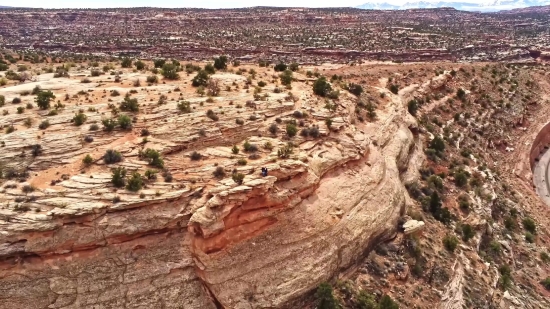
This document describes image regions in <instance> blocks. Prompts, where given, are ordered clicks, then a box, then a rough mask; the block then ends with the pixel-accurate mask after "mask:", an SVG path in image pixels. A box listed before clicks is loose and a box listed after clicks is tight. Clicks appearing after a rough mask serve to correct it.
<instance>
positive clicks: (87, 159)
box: [82, 154, 94, 165]
mask: <svg viewBox="0 0 550 309" xmlns="http://www.w3.org/2000/svg"><path fill="white" fill-rule="evenodd" d="M93 162H94V159H93V158H92V156H90V155H89V154H87V155H86V156H85V157H84V159H82V163H84V164H86V165H90V164H92V163H93Z"/></svg>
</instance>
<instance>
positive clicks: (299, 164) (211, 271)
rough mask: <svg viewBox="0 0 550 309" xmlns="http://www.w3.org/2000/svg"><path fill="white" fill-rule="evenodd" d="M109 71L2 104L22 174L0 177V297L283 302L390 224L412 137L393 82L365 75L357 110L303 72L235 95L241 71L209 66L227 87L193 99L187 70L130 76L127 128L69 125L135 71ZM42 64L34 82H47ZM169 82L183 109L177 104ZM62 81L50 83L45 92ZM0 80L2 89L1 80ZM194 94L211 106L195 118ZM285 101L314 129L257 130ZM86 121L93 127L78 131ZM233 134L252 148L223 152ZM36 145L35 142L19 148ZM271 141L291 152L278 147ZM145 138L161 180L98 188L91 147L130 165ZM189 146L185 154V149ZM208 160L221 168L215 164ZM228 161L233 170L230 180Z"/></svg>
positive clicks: (390, 229)
mask: <svg viewBox="0 0 550 309" xmlns="http://www.w3.org/2000/svg"><path fill="white" fill-rule="evenodd" d="M256 69H257V70H259V71H260V74H262V73H263V74H264V75H261V76H266V77H267V74H266V73H264V72H263V71H261V70H262V69H261V68H256ZM121 77H122V84H123V85H116V84H114V83H112V82H107V83H105V81H104V79H105V78H104V77H103V78H102V77H98V78H92V79H93V81H94V82H97V83H96V84H86V85H83V84H75V85H74V87H78V88H82V89H77V90H83V91H87V93H88V94H89V95H90V96H89V97H88V96H87V98H88V100H87V101H84V100H81V99H75V100H74V101H69V102H67V103H66V104H65V105H66V106H65V107H64V108H63V109H60V112H59V114H58V115H54V116H47V113H46V112H43V111H30V112H28V114H24V115H18V114H16V113H15V112H14V111H13V112H12V111H11V109H14V110H15V106H11V105H10V106H9V107H8V108H9V109H10V113H8V114H7V115H4V116H0V121H2V123H4V124H8V123H9V124H15V126H16V131H15V132H13V133H10V134H2V135H0V141H2V142H3V145H4V147H3V148H2V151H1V152H0V163H1V164H2V166H3V167H4V171H8V170H9V171H10V173H13V176H14V178H25V177H24V176H25V175H24V174H25V173H29V175H28V176H29V177H28V178H26V179H20V181H24V182H23V183H18V182H16V181H15V180H9V181H4V183H3V184H2V187H1V191H0V201H1V203H2V204H1V205H2V206H1V207H0V308H2V309H3V308H11V309H13V308H235V309H240V308H290V307H293V306H296V305H297V304H299V303H300V302H301V301H302V300H303V296H304V295H306V294H307V293H309V292H310V291H312V290H313V289H315V288H316V287H317V286H318V284H319V283H320V282H322V281H325V280H328V279H329V278H331V277H333V276H335V275H337V274H338V273H340V272H342V271H344V270H346V269H349V268H350V267H353V265H355V263H356V262H358V261H359V260H360V259H362V258H363V257H364V255H365V253H367V252H368V251H369V250H370V249H371V248H372V247H373V246H374V245H375V244H376V243H377V242H378V241H380V240H382V239H387V238H389V237H391V236H392V235H393V234H394V233H395V231H396V226H397V220H398V218H399V217H400V216H401V215H403V213H404V211H405V204H406V203H407V201H408V195H407V193H406V190H405V188H404V186H403V183H402V180H401V175H403V174H404V173H407V172H408V174H410V173H411V171H409V168H408V167H409V164H410V163H411V162H409V161H410V160H411V158H414V160H416V159H417V158H418V157H419V156H417V155H415V152H418V151H421V147H417V146H415V145H416V144H415V137H414V136H413V134H412V133H411V130H410V127H414V126H415V120H414V118H412V117H411V116H410V115H409V114H408V112H407V109H406V107H405V106H404V104H403V102H402V101H401V98H400V97H399V96H398V95H393V94H392V93H390V92H389V91H387V90H386V89H383V88H375V87H372V88H369V90H370V91H373V92H374V93H376V94H377V95H378V93H380V92H383V93H385V99H383V102H381V103H380V104H379V108H380V109H379V110H378V111H377V118H376V120H374V121H372V122H361V121H358V120H357V119H356V114H355V108H356V104H357V98H355V97H354V96H352V95H350V94H347V93H342V94H341V96H340V99H339V100H338V101H335V103H334V104H335V105H336V108H335V109H333V110H334V111H332V112H331V111H328V110H327V109H325V108H324V107H323V106H324V105H325V104H326V102H325V101H324V100H321V99H319V98H318V97H316V96H314V95H313V94H312V92H311V85H308V84H306V83H307V82H294V83H293V90H292V92H293V95H292V96H290V98H289V95H287V94H285V93H278V92H274V93H270V95H269V97H266V98H265V100H263V101H255V103H253V104H250V103H245V102H247V101H248V100H250V98H249V97H248V96H251V95H250V94H248V91H245V88H247V87H246V86H244V84H245V82H246V80H245V79H244V78H243V77H242V76H239V75H236V74H231V73H222V74H216V75H215V76H213V78H216V79H218V80H219V81H220V83H221V86H222V87H226V86H228V87H229V88H230V89H231V87H234V86H235V85H243V88H242V89H240V88H239V87H238V86H237V87H235V89H234V90H232V91H231V92H227V93H225V92H223V93H222V94H221V95H220V96H219V97H217V98H215V99H214V101H213V103H212V102H208V101H206V103H205V101H204V98H201V97H200V96H198V95H197V94H195V93H194V90H193V89H192V88H191V87H188V86H187V85H186V84H187V79H188V78H184V81H185V82H182V81H178V82H167V83H166V84H163V85H149V86H146V87H135V89H139V92H138V93H137V94H134V95H133V96H132V97H135V98H138V100H139V102H140V111H139V113H137V114H135V115H134V116H135V119H134V127H133V130H130V131H119V130H115V131H114V132H111V133H109V132H104V131H88V125H83V126H74V125H73V124H71V118H72V116H73V115H74V114H75V113H77V112H78V110H81V111H82V110H84V113H86V114H87V116H88V117H87V119H88V120H87V123H93V122H94V121H95V122H99V120H101V119H102V118H105V117H106V116H108V115H110V114H111V115H113V114H112V113H113V110H112V108H110V107H109V104H108V103H107V102H106V98H105V95H103V93H105V92H106V91H112V90H113V89H115V88H116V89H118V88H117V87H122V88H121V89H123V91H127V90H129V89H131V88H132V87H131V86H127V85H126V84H128V85H130V84H131V83H132V81H133V80H135V79H136V78H138V79H139V78H140V77H141V76H140V75H139V74H135V73H124V74H122V75H121ZM48 78H49V77H47V76H42V77H40V79H41V80H39V81H38V82H36V84H37V85H40V86H41V87H44V88H47V87H48V82H47V81H48ZM96 79H97V80H96ZM101 79H103V81H101ZM189 79H190V78H189ZM303 80H307V79H306V78H305V77H304V78H303ZM102 82H103V83H102ZM67 83H68V84H70V79H67ZM27 85H28V87H30V88H32V87H34V86H35V85H34V84H33V83H30V84H27ZM174 87H178V88H181V94H182V95H185V97H186V99H187V100H188V101H189V102H190V104H191V106H192V107H193V110H192V112H191V113H178V112H177V110H178V109H177V108H176V104H177V101H178V100H180V99H181V96H178V94H177V92H176V91H174V89H175V88H174ZM268 87H269V86H268ZM268 87H266V89H267V88H268ZM222 89H224V88H222ZM73 91H75V89H74V88H71V89H67V88H56V89H54V93H55V94H56V96H57V97H62V96H63V95H64V94H66V93H70V94H72V92H73ZM2 92H3V93H4V94H6V95H7V96H14V92H13V89H11V90H10V87H8V88H4V89H0V93H2ZM161 94H162V95H165V96H167V102H165V103H163V104H161V103H157V99H158V97H159V95H161ZM8 99H11V98H9V97H8ZM23 100H28V99H27V98H23ZM245 105H246V107H244V108H242V106H245ZM252 105H253V106H254V107H253V108H252V107H250V106H252ZM12 107H13V108H12ZM90 107H93V109H91V108H90ZM207 109H211V110H215V112H216V113H217V114H218V115H219V116H220V120H219V121H212V120H210V119H208V118H207V117H206V116H205V114H206V113H205V112H206V110H207ZM296 110H297V111H300V112H306V113H307V115H308V116H307V117H306V118H304V120H302V121H304V122H305V123H304V124H303V125H304V127H317V128H318V129H319V132H320V137H319V138H311V137H307V136H306V137H304V135H301V134H298V135H297V136H296V137H293V138H289V137H288V136H286V134H285V133H284V132H283V131H284V130H279V131H278V132H276V133H275V134H271V133H270V131H269V130H268V127H269V125H270V124H271V123H275V124H276V123H279V122H284V123H291V122H293V121H295V120H293V119H294V118H293V116H294V117H296V113H293V112H294V111H296ZM31 113H32V116H31V117H32V119H33V121H34V123H36V122H37V121H43V120H44V119H49V122H50V123H51V127H49V128H48V129H47V130H46V131H41V130H39V129H38V128H37V127H36V126H30V127H29V128H27V127H24V126H23V125H22V122H23V121H25V119H26V117H28V116H29V114H31ZM276 118H277V119H278V121H276V122H275V119H276ZM235 119H246V121H245V122H244V124H242V125H239V124H238V123H236V121H235ZM326 119H331V120H332V124H331V125H330V126H327V125H326V124H325V120H326ZM141 129H147V130H148V131H149V132H150V134H151V136H149V137H148V140H147V141H142V139H141V138H140V137H138V136H139V135H140V134H139V132H140V130H141ZM86 135H89V136H92V137H93V142H91V143H87V142H84V141H83V138H84V136H86ZM246 141H248V143H250V144H253V145H256V146H257V147H258V148H259V150H258V151H257V152H255V153H254V156H252V155H250V154H249V153H245V152H244V151H243V150H242V149H241V152H240V153H238V154H235V153H234V152H233V153H232V151H231V146H232V145H238V146H239V147H242V146H241V145H242V144H243V143H244V142H246ZM289 142H290V143H291V144H292V145H288V143H289ZM37 144H39V145H40V151H39V154H38V155H36V156H35V155H31V154H29V150H31V149H34V148H33V147H34V146H33V145H37ZM285 147H289V148H290V149H291V153H290V154H289V155H287V156H280V155H278V150H281V149H284V148H285ZM145 148H152V149H157V150H159V151H160V153H162V155H163V158H164V160H165V170H164V173H165V174H166V173H167V174H170V175H172V177H173V180H171V181H170V180H167V179H165V180H164V181H162V180H160V179H159V180H157V181H150V182H147V183H146V185H145V187H144V189H143V190H141V191H140V192H139V193H134V192H130V191H127V190H121V189H118V190H117V189H115V188H113V186H112V185H111V176H110V174H109V168H108V167H107V166H106V164H104V163H103V161H102V160H101V156H102V155H103V153H104V152H105V150H107V149H116V150H118V151H120V152H121V154H122V155H123V156H124V160H123V161H122V162H120V163H116V164H114V165H112V167H115V166H120V167H125V168H126V169H127V170H128V171H132V172H133V171H140V172H143V171H144V170H145V169H147V162H146V161H144V159H143V158H142V157H140V155H139V153H140V150H144V149H145ZM31 151H32V150H31ZM193 151H197V152H199V153H200V154H201V160H198V161H193V160H191V159H190V156H191V154H192V152H193ZM25 152H27V153H26V154H25ZM34 154H36V153H34ZM85 154H91V155H92V157H94V159H95V160H94V163H93V164H92V165H91V166H83V164H82V163H81V162H82V159H83V157H84V155H85ZM246 158H248V163H247V164H246V165H238V164H236V160H237V159H246ZM218 167H221V168H222V169H223V170H224V171H226V172H227V173H224V175H218V176H219V177H217V178H216V177H214V176H213V172H214V171H215V170H217V168H218ZM260 167H267V168H268V171H269V173H268V176H267V177H262V176H261V174H260ZM231 170H233V174H235V173H242V174H243V175H244V179H243V181H242V183H239V182H236V181H234V180H233V179H232V177H231V174H232V172H231ZM412 173H416V171H412ZM159 178H160V177H159Z"/></svg>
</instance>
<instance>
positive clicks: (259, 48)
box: [0, 6, 550, 64]
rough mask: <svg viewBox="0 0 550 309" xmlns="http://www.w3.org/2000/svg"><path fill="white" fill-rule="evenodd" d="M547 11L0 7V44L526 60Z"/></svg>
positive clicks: (104, 50) (74, 50) (67, 49)
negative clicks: (45, 8) (44, 8)
mask: <svg viewBox="0 0 550 309" xmlns="http://www.w3.org/2000/svg"><path fill="white" fill-rule="evenodd" d="M549 13H550V6H542V7H532V8H526V9H518V10H511V11H501V12H497V13H475V12H464V11H457V10H455V9H451V8H440V9H410V10H402V11H378V10H361V9H353V8H326V9H321V8H320V9H312V8H275V7H253V8H243V9H224V10H206V9H160V8H127V9H122V8H120V9H97V10H88V9H82V10H79V9H57V10H43V9H30V8H29V9H23V8H21V9H3V10H1V9H0V20H2V23H0V47H5V48H10V49H14V50H21V51H24V50H31V51H38V52H51V53H55V54H57V55H61V56H62V55H68V54H76V55H80V54H83V53H84V54H89V53H93V54H96V55H131V56H135V57H139V58H142V59H145V58H148V59H153V58H155V57H173V58H177V59H180V60H194V61H199V60H203V61H204V60H210V59H211V58H212V57H213V56H219V55H221V54H226V55H229V56H231V57H234V58H237V59H239V60H242V61H251V60H253V61H254V62H256V63H257V60H264V61H271V62H274V63H275V62H277V61H279V60H283V61H285V62H292V61H296V62H299V63H309V64H321V63H323V62H326V61H327V60H330V61H331V62H339V63H354V62H360V61H362V60H371V61H372V60H384V61H388V60H393V61H405V62H409V61H522V62H532V61H533V59H534V58H538V57H539V56H541V54H542V55H543V57H545V58H546V59H550V49H548V46H550V32H549V31H550V29H549V27H548V24H549V23H550V18H549V16H550V14H549ZM33 61H35V62H41V59H40V58H37V59H33Z"/></svg>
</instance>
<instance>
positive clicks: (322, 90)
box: [313, 76, 332, 97]
mask: <svg viewBox="0 0 550 309" xmlns="http://www.w3.org/2000/svg"><path fill="white" fill-rule="evenodd" d="M313 92H314V93H315V94H316V95H318V96H322V97H325V96H327V95H328V94H329V93H331V92H332V86H331V85H330V83H329V82H327V79H326V78H325V77H324V76H323V77H319V78H318V79H317V80H316V81H315V82H314V83H313Z"/></svg>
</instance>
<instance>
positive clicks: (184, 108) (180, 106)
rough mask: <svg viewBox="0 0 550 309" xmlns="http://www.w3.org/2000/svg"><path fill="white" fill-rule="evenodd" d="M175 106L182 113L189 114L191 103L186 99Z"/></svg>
mask: <svg viewBox="0 0 550 309" xmlns="http://www.w3.org/2000/svg"><path fill="white" fill-rule="evenodd" d="M177 106H178V109H179V110H180V111H181V112H182V113H184V114H189V113H190V112H191V103H189V102H188V101H181V102H179V103H178V105H177Z"/></svg>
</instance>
